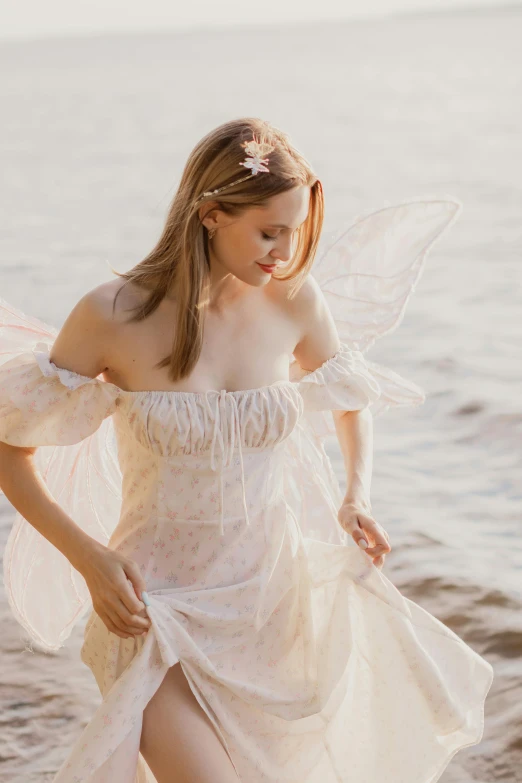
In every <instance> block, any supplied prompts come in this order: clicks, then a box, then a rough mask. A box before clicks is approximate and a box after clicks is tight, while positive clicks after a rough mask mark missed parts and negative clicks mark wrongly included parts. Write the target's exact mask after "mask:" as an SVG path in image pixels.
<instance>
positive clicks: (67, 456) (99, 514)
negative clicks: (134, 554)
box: [0, 299, 121, 652]
mask: <svg viewBox="0 0 522 783" xmlns="http://www.w3.org/2000/svg"><path fill="white" fill-rule="evenodd" d="M57 333H58V330H57V329H55V328H54V327H52V326H49V325H48V324H45V323H43V322H42V321H39V320H38V319H36V318H33V317H31V316H28V315H26V314H25V313H23V312H21V311H20V310H17V309H16V308H14V307H13V306H12V305H10V304H9V303H8V302H6V301H5V300H2V299H0V371H1V369H2V365H4V364H5V363H6V362H8V361H9V360H11V359H14V358H16V357H21V355H23V354H26V353H27V352H31V351H33V350H35V349H37V348H38V349H39V350H43V349H45V348H48V349H49V348H50V346H51V345H52V343H53V342H54V340H55V338H56V335H57ZM34 461H35V466H36V468H37V469H38V471H39V472H40V474H41V476H42V479H43V480H44V482H45V484H46V486H47V488H48V489H49V491H50V492H51V494H52V495H53V497H54V498H55V500H56V501H57V502H58V503H59V504H60V506H61V507H62V508H63V509H64V511H65V512H66V513H67V514H68V515H69V516H70V517H71V518H72V519H73V520H74V522H75V523H76V524H77V525H79V526H80V527H81V528H82V529H83V530H84V531H85V532H86V533H87V534H88V535H90V536H92V537H93V538H95V539H96V540H98V541H100V542H101V543H104V544H106V543H107V542H108V540H109V538H110V536H111V534H112V531H113V530H114V528H115V527H116V525H117V522H118V518H119V513H120V508H121V472H120V468H119V464H118V460H117V447H116V439H115V433H114V425H113V421H112V418H111V417H108V418H106V419H105V420H104V421H102V423H101V425H100V427H99V428H98V429H97V430H96V431H95V432H94V433H93V434H92V435H89V436H88V437H86V438H85V439H84V440H82V441H80V442H78V443H74V444H72V445H56V446H54V445H49V446H47V445H44V446H40V447H39V448H38V449H37V451H36V453H35V457H34ZM0 492H1V490H0ZM3 575H4V584H5V588H6V593H7V597H8V600H9V604H10V607H11V610H12V612H13V614H14V616H15V618H16V619H17V620H18V622H19V623H20V624H21V625H22V626H23V627H24V628H25V629H26V631H27V632H28V633H29V634H30V636H31V638H32V640H33V641H36V642H37V644H38V645H39V646H40V647H41V648H42V649H43V650H44V651H46V652H50V651H53V650H57V649H59V648H60V647H61V646H62V645H63V643H64V641H65V640H66V639H67V637H68V636H69V634H70V633H71V630H72V628H73V626H74V625H75V624H76V622H77V621H78V620H79V619H80V617H81V616H82V615H83V614H84V613H85V612H86V611H87V609H88V608H89V607H90V606H91V600H90V593H89V591H88V589H87V585H86V583H85V580H84V579H83V577H82V576H81V574H80V573H79V572H78V571H76V570H75V569H74V568H73V567H72V566H71V564H70V563H69V561H68V560H67V559H66V558H65V557H64V555H62V553H61V552H60V551H59V550H58V549H56V547H54V546H53V545H52V544H50V543H49V542H48V541H47V539H46V538H44V537H43V536H42V535H41V534H40V533H38V531H37V530H35V528H34V527H32V525H30V524H29V523H28V522H27V521H26V520H25V519H24V518H23V517H22V515H21V514H18V513H17V514H16V517H15V521H14V524H13V526H12V528H11V530H10V532H9V537H8V540H7V544H6V548H5V552H4V566H3Z"/></svg>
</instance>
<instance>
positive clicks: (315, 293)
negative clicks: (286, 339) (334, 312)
mask: <svg viewBox="0 0 522 783" xmlns="http://www.w3.org/2000/svg"><path fill="white" fill-rule="evenodd" d="M273 283H274V285H273V289H272V291H273V294H272V295H273V296H274V297H275V298H276V299H277V300H278V302H279V304H280V306H281V307H282V308H284V311H285V313H286V314H287V315H288V317H289V318H290V319H291V320H292V321H293V322H294V323H295V325H296V326H297V328H298V330H299V333H300V334H303V335H304V334H305V333H306V330H307V323H308V322H309V320H310V318H316V317H318V316H320V315H321V313H322V312H324V310H325V308H326V309H328V308H327V305H326V301H325V298H324V295H323V292H322V290H321V287H320V285H319V283H318V282H317V280H316V279H315V278H314V277H313V276H312V275H311V274H308V275H307V276H306V277H305V278H304V280H303V281H302V282H301V284H300V286H299V288H298V289H297V291H295V292H294V293H293V294H292V289H293V287H294V285H295V280H277V279H274V280H273Z"/></svg>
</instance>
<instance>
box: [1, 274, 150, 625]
mask: <svg viewBox="0 0 522 783" xmlns="http://www.w3.org/2000/svg"><path fill="white" fill-rule="evenodd" d="M104 322H105V323H104ZM108 326H109V329H108V328H107V327H108ZM104 327H105V328H104ZM108 331H109V332H110V324H109V325H108V324H107V322H106V320H105V314H104V302H103V301H100V296H99V294H98V290H97V289H95V290H94V291H92V292H89V293H88V294H86V296H84V297H83V299H82V300H80V302H78V304H77V305H76V306H75V308H74V309H73V310H72V312H71V313H70V315H69V316H68V318H67V320H66V322H65V324H64V325H63V327H62V329H61V331H60V333H59V335H58V336H57V338H56V341H55V343H54V345H53V349H52V361H53V362H54V363H55V364H56V365H57V366H58V367H64V368H67V369H68V370H72V371H73V372H76V373H79V374H81V375H89V376H90V377H96V376H97V375H99V374H100V373H101V372H103V369H104V367H103V355H102V353H101V351H102V348H101V346H104V345H105V344H106V340H107V337H108ZM102 337H103V339H102ZM35 452H36V448H33V447H25V446H14V445H10V444H8V443H4V442H0V487H1V488H2V490H3V492H4V494H5V496H6V497H7V499H8V500H9V502H10V503H11V504H12V505H13V506H14V508H15V509H16V510H17V511H18V512H19V513H20V514H21V515H22V516H23V517H24V519H26V520H27V522H29V524H31V525H32V526H33V527H34V528H35V529H36V530H37V531H38V532H39V533H40V534H41V535H42V536H43V537H44V538H46V539H47V540H48V541H49V542H50V543H51V544H52V545H53V546H55V547H56V548H57V549H59V551H60V552H62V554H63V555H64V556H65V557H66V558H67V559H68V560H69V562H70V563H71V565H72V566H73V567H74V568H75V569H76V570H77V571H79V572H80V573H81V574H82V576H83V577H84V579H85V581H86V583H87V587H88V589H89V592H90V594H91V598H92V603H93V608H94V610H95V611H96V612H97V614H99V616H100V617H101V619H102V620H103V622H104V623H105V625H106V626H107V628H108V629H109V630H110V631H112V632H113V633H115V634H117V635H118V636H121V637H122V638H127V637H129V636H133V635H135V634H138V633H143V632H144V631H146V630H147V628H148V627H149V626H150V620H149V619H148V617H147V615H146V612H145V605H144V604H143V602H142V601H141V600H140V598H139V596H140V595H141V591H142V590H145V589H146V583H145V581H144V579H143V577H142V575H141V573H140V570H139V568H138V566H137V564H136V563H135V562H134V561H133V560H131V559H130V558H127V557H124V556H123V555H121V554H119V553H118V552H115V551H113V550H111V549H109V548H108V547H106V546H104V545H103V544H101V543H99V542H98V541H96V540H95V539H94V538H92V537H91V536H89V535H88V534H87V533H85V532H84V531H83V530H82V528H80V527H79V526H78V525H77V524H76V523H75V522H74V520H73V519H71V517H69V516H68V515H67V514H66V513H65V511H64V510H63V509H62V508H61V506H60V505H59V504H58V503H57V502H56V501H55V499H54V498H53V497H52V495H51V494H50V492H49V490H48V489H47V486H46V485H45V483H44V481H43V479H42V477H41V475H40V474H39V472H38V470H37V468H36V466H35V463H34V459H33V456H34V454H35ZM50 577H51V578H52V574H50Z"/></svg>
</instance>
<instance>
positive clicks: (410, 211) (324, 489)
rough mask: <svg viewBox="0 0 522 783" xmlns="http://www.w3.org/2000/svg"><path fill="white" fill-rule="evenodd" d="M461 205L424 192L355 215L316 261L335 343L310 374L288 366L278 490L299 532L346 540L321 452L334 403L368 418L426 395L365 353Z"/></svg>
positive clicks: (388, 324)
mask: <svg viewBox="0 0 522 783" xmlns="http://www.w3.org/2000/svg"><path fill="white" fill-rule="evenodd" d="M461 209H462V204H461V202H459V201H458V200H456V199H426V200H415V201H407V202H402V203H399V204H394V205H391V206H385V207H384V208H382V209H379V210H376V211H375V210H374V211H370V212H367V213H365V214H363V215H359V216H357V217H356V218H355V219H354V220H353V221H352V222H351V223H350V225H349V227H348V228H347V229H344V230H342V231H341V232H340V233H339V234H338V235H337V238H335V239H334V240H333V241H332V242H330V243H329V244H328V245H327V247H326V250H325V251H324V252H323V254H322V255H321V257H320V259H319V260H318V261H317V262H316V264H315V265H314V270H313V275H314V278H315V279H316V280H317V282H318V283H319V285H320V287H321V290H322V291H323V293H324V296H325V299H326V301H327V303H328V306H329V308H330V311H331V313H332V315H333V319H334V321H335V325H336V328H337V331H338V334H339V338H340V342H341V348H340V350H339V351H338V353H337V354H336V355H335V356H334V357H332V358H330V359H329V360H327V361H326V362H325V363H324V364H323V365H322V366H321V367H319V368H318V369H317V370H314V371H313V372H309V371H306V370H303V368H301V367H300V366H299V364H298V362H297V361H295V360H294V361H293V362H292V364H291V366H290V378H291V380H293V381H295V382H296V383H298V384H299V388H300V390H301V391H302V392H303V397H304V402H305V405H304V413H303V416H302V417H301V420H300V422H299V426H298V427H296V429H295V431H294V432H293V433H292V435H291V438H290V442H289V449H290V455H291V459H290V460H289V462H288V470H287V476H286V480H287V491H286V497H287V499H288V502H289V506H290V508H291V510H292V511H293V513H295V515H296V516H297V517H298V518H299V520H300V525H301V530H302V532H303V535H305V536H309V537H311V538H315V539H320V540H323V541H327V542H330V543H347V542H348V540H349V537H347V536H346V534H345V533H344V531H343V530H342V529H341V528H340V526H339V525H338V524H337V510H338V509H339V507H340V504H341V502H342V497H343V495H342V493H341V490H340V487H339V483H338V480H337V478H336V476H335V474H334V471H333V469H332V465H331V461H330V459H329V458H328V456H327V454H326V451H325V443H324V441H325V439H326V438H327V437H328V436H331V435H334V434H335V433H336V429H335V424H334V419H333V416H332V411H333V410H357V409H362V408H365V407H368V408H369V409H370V410H371V412H372V414H373V416H374V417H375V416H378V415H380V414H382V413H383V412H385V411H386V410H388V409H390V408H393V407H407V406H415V405H420V404H422V403H423V402H424V401H425V393H424V391H423V389H421V388H420V386H418V385H417V384H416V383H414V382H413V381H411V380H409V379H406V378H403V377H402V376H401V375H399V374H398V373H396V372H395V371H394V370H391V369H389V368H388V367H384V366H382V365H381V364H378V363H376V362H373V361H371V360H369V359H368V358H367V357H366V355H365V353H366V352H367V351H368V349H369V348H370V347H371V346H372V345H373V344H374V343H375V341H376V340H377V339H379V338H381V337H383V336H384V335H385V334H388V333H390V332H392V331H393V330H394V329H396V328H397V327H398V326H399V325H400V323H401V321H402V319H403V316H404V312H405V309H406V305H407V303H408V300H409V299H410V296H411V294H412V293H413V291H414V290H415V286H416V284H417V282H418V280H419V277H420V275H421V273H422V270H423V268H424V264H425V261H426V257H427V254H428V252H429V250H430V248H431V247H433V244H434V243H435V242H436V240H437V239H438V238H439V237H440V236H441V235H442V234H443V232H444V231H445V230H447V229H448V228H449V227H450V226H451V225H452V224H453V223H454V221H455V220H456V219H457V217H458V215H459V214H460V212H461ZM355 392H356V393H355ZM332 512H333V513H332Z"/></svg>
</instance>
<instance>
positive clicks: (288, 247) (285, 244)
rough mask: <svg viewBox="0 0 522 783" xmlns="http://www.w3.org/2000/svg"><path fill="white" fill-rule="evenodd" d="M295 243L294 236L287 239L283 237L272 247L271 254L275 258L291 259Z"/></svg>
mask: <svg viewBox="0 0 522 783" xmlns="http://www.w3.org/2000/svg"><path fill="white" fill-rule="evenodd" d="M293 245H294V243H293V239H292V237H288V239H286V240H285V239H284V238H281V239H280V240H279V242H278V243H277V245H276V246H275V247H273V248H272V250H271V252H270V255H271V256H272V257H273V258H274V259H279V261H284V262H286V261H290V259H291V258H292V256H293V253H294V247H293Z"/></svg>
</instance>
